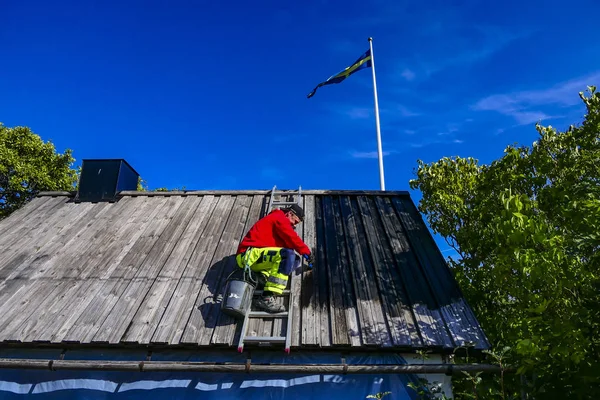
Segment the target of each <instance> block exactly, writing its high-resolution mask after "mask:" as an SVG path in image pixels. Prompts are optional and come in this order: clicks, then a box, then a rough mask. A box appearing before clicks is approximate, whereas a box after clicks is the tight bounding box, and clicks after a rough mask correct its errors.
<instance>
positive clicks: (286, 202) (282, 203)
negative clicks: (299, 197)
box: [272, 201, 298, 206]
mask: <svg viewBox="0 0 600 400" xmlns="http://www.w3.org/2000/svg"><path fill="white" fill-rule="evenodd" d="M292 204H298V202H297V201H274V202H273V204H272V205H273V206H291V205H292Z"/></svg>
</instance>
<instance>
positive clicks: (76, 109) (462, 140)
mask: <svg viewBox="0 0 600 400" xmlns="http://www.w3.org/2000/svg"><path fill="white" fill-rule="evenodd" d="M599 12H600V2H598V1H597V0H589V1H579V0H571V1H568V2H567V1H553V0H547V1H543V2H542V1H529V0H528V1H512V0H508V1H504V2H487V1H468V0H463V1H461V0H445V1H436V0H433V1H428V2H412V1H411V2H409V1H400V0H389V1H371V2H365V1H343V2H341V1H326V0H322V1H306V2H292V1H256V2H248V1H239V0H235V1H228V2H212V1H211V2H209V1H169V2H167V1H149V0H144V1H132V0H125V1H118V2H116V1H80V0H78V1H72V2H67V1H60V0H56V1H52V2H49V1H27V0H24V1H18V2H9V1H0V15H2V24H0V50H1V54H2V63H1V67H0V89H1V93H2V96H0V121H1V122H2V123H4V124H5V125H7V126H17V125H26V126H29V127H31V128H32V129H33V130H34V131H35V132H36V133H38V134H39V135H40V136H42V138H43V139H45V140H52V141H53V142H54V143H55V144H56V146H57V149H58V150H59V151H61V152H62V151H64V149H65V148H71V149H72V150H73V152H74V156H75V158H76V159H77V160H78V162H79V161H80V160H81V159H84V158H125V159H126V160H128V161H129V162H130V163H131V164H132V165H133V166H134V168H136V169H137V171H138V172H139V173H140V174H141V175H142V177H143V178H145V179H146V180H147V182H148V184H149V186H150V188H151V189H152V188H157V187H161V186H162V187H168V188H174V187H182V186H185V187H186V188H187V189H268V188H271V187H272V186H273V185H277V186H278V187H281V188H294V187H297V186H299V185H302V187H303V188H305V189H378V188H379V176H378V165H377V158H376V140H375V122H374V115H373V94H372V80H371V70H370V69H365V70H362V71H360V72H358V73H356V74H354V75H352V76H351V77H350V78H349V79H347V80H346V81H344V82H342V83H341V84H338V85H331V86H326V87H323V88H321V89H319V91H318V92H317V94H316V95H315V96H314V97H313V98H311V99H307V98H306V94H307V93H309V92H310V91H311V90H312V89H313V87H314V86H315V85H316V84H318V83H319V82H321V81H323V80H325V79H327V78H328V77H329V76H331V75H333V74H335V73H337V72H339V71H340V70H341V69H343V68H345V67H346V66H348V65H350V64H351V63H352V62H353V61H354V60H355V59H356V58H358V57H359V56H360V55H361V54H362V53H364V52H365V51H366V50H367V48H368V41H367V38H368V37H369V36H372V37H373V40H374V42H373V43H374V55H375V63H376V72H377V84H378V88H379V103H380V109H381V112H380V116H381V128H382V138H383V150H384V153H385V158H384V162H385V172H386V187H387V189H388V190H407V189H408V181H409V179H411V178H412V176H413V168H414V167H415V165H416V160H417V159H423V160H425V161H435V160H437V159H439V158H441V157H443V156H454V155H460V156H473V157H476V158H478V159H480V160H481V161H482V162H486V163H487V162H490V161H492V160H493V159H495V158H498V157H499V156H501V155H502V150H503V149H504V147H505V146H506V145H507V144H511V143H514V142H519V143H523V144H530V143H531V142H532V141H533V140H535V137H536V131H535V129H534V124H535V122H536V121H538V120H542V122H543V123H544V124H552V125H553V126H557V127H559V128H565V127H567V126H568V125H569V124H572V123H578V122H580V121H581V118H582V116H583V112H584V109H583V107H582V105H581V102H580V100H579V98H578V95H577V93H578V92H579V91H582V90H585V88H586V85H589V84H596V85H599V86H600V40H598V39H600V33H598V30H597V19H596V17H597V15H598V13H599ZM413 197H414V198H415V199H418V198H419V196H418V193H415V194H413Z"/></svg>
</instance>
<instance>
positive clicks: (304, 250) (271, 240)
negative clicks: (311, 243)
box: [237, 210, 310, 255]
mask: <svg viewBox="0 0 600 400" xmlns="http://www.w3.org/2000/svg"><path fill="white" fill-rule="evenodd" d="M248 247H285V248H288V249H294V250H296V251H297V252H298V253H300V255H305V254H306V255H309V254H310V249H309V248H308V246H307V245H306V244H305V243H304V242H303V241H302V239H301V238H300V236H298V234H297V233H296V231H295V230H294V228H293V226H292V223H291V222H290V220H289V219H288V218H287V217H286V216H285V213H284V212H283V211H281V210H275V211H272V212H271V213H270V214H269V215H267V216H265V217H264V218H261V219H260V220H258V221H257V222H256V223H255V224H254V225H253V226H252V228H250V230H249V231H248V233H247V234H246V236H245V237H244V239H242V242H241V243H240V245H239V246H238V249H237V254H240V253H243V252H245V251H246V249H247V248H248Z"/></svg>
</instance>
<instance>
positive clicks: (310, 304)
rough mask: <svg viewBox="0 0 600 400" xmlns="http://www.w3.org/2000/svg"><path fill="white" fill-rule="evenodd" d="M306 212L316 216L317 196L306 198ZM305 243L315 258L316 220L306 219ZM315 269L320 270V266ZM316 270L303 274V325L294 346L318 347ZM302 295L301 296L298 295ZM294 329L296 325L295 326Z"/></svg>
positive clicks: (295, 338)
mask: <svg viewBox="0 0 600 400" xmlns="http://www.w3.org/2000/svg"><path fill="white" fill-rule="evenodd" d="M304 212H305V214H306V215H315V196H304ZM304 242H305V243H306V245H307V246H308V247H310V249H311V251H312V252H313V256H314V255H316V254H315V252H316V233H315V218H306V219H305V222H304ZM313 268H319V266H318V265H316V267H313ZM316 283H317V280H316V279H315V270H314V269H313V270H312V271H305V272H303V273H302V281H301V282H300V284H301V290H300V292H298V291H297V289H296V291H295V292H294V293H296V297H297V299H296V301H299V302H300V309H301V315H300V317H301V324H300V328H301V330H302V332H298V335H296V332H294V337H293V340H292V345H293V346H299V345H300V344H304V345H311V346H313V345H318V344H319V341H318V337H319V336H320V335H319V332H320V320H319V314H318V310H317V305H318V296H319V290H318V286H316ZM298 293H300V295H298ZM294 329H299V328H296V325H294Z"/></svg>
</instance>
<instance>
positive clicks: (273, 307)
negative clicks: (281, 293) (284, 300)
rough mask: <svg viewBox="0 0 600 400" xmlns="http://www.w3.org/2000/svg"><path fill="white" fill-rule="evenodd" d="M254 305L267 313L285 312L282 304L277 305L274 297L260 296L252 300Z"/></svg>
mask: <svg viewBox="0 0 600 400" xmlns="http://www.w3.org/2000/svg"><path fill="white" fill-rule="evenodd" d="M254 305H256V307H258V308H260V309H261V310H263V311H266V312H268V313H280V312H283V311H285V307H284V306H283V305H282V304H277V302H276V301H275V296H260V297H259V298H257V299H256V300H254Z"/></svg>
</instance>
